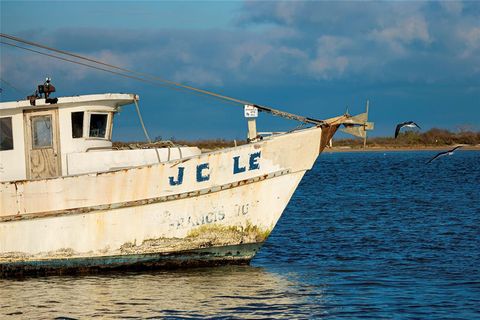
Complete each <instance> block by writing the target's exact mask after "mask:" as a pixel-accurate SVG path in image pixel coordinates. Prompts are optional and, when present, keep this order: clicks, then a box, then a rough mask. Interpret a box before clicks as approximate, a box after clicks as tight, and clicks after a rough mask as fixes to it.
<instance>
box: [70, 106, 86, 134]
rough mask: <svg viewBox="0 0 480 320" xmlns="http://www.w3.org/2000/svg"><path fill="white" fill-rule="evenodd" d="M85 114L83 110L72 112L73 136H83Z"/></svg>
mask: <svg viewBox="0 0 480 320" xmlns="http://www.w3.org/2000/svg"><path fill="white" fill-rule="evenodd" d="M83 114H84V112H83V111H82V112H72V138H81V137H83Z"/></svg>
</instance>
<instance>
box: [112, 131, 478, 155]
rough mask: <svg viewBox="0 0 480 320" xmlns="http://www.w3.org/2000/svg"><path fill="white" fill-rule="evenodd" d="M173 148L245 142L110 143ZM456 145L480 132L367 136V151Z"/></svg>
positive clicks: (352, 143)
mask: <svg viewBox="0 0 480 320" xmlns="http://www.w3.org/2000/svg"><path fill="white" fill-rule="evenodd" d="M172 143H173V144H174V145H181V146H196V147H199V148H200V149H202V150H214V149H222V148H231V147H234V146H235V145H242V144H245V143H246V140H226V139H201V140H176V139H175V138H172V140H171V142H170V141H160V140H159V139H158V141H155V142H153V143H151V144H149V143H146V142H114V143H113V146H114V147H115V148H122V149H125V148H131V147H139V148H148V147H167V146H169V145H170V146H173V144H172ZM456 144H466V145H471V146H476V145H480V131H478V132H473V131H460V132H457V133H454V132H451V131H448V130H445V129H437V128H433V129H430V130H428V131H426V132H417V131H406V132H404V133H400V134H399V135H398V137H397V139H395V138H394V137H369V138H368V139H367V147H368V148H387V149H390V148H392V149H394V148H411V149H415V148H430V147H443V146H451V145H456ZM333 147H334V148H335V147H345V148H352V149H357V148H363V139H359V138H355V139H354V138H352V139H338V140H337V139H334V140H333Z"/></svg>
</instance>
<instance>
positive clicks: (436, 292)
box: [0, 151, 480, 319]
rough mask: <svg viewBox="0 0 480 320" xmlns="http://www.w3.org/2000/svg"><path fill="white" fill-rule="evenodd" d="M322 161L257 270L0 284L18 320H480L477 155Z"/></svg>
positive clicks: (2, 312)
mask: <svg viewBox="0 0 480 320" xmlns="http://www.w3.org/2000/svg"><path fill="white" fill-rule="evenodd" d="M434 154H435V152H433V151H432V152H429V151H423V152H385V153H383V152H370V153H324V154H322V156H321V157H320V158H319V160H318V161H317V163H316V164H315V166H314V168H313V169H312V170H311V171H310V172H308V173H307V174H306V176H305V178H304V180H303V181H302V183H301V185H300V186H299V188H298V189H297V191H296V193H295V194H294V196H293V198H292V200H291V202H290V204H289V205H288V207H287V209H286V210H285V212H284V214H283V216H282V218H281V220H280V221H279V223H278V225H277V227H276V228H275V230H274V232H273V233H272V234H271V236H270V238H269V239H268V241H267V242H266V243H265V245H264V247H263V248H262V250H261V251H260V253H259V254H258V255H257V256H256V258H255V259H254V260H253V261H252V264H251V266H233V267H232V266H230V267H220V268H204V269H192V270H182V271H156V272H143V273H120V274H110V275H102V276H83V277H48V278H32V279H25V280H0V317H7V318H8V317H11V318H29V319H30V318H39V319H44V318H55V317H67V316H68V317H72V318H79V319H80V318H81V319H84V318H93V317H100V318H128V317H132V318H202V317H208V318H211V317H219V318H250V319H259V318H288V319H292V318H324V319H346V318H348V319H356V318H371V319H478V318H480V152H475V151H459V152H456V153H455V154H454V155H453V156H450V157H444V158H441V159H439V160H438V161H434V162H432V163H431V164H429V165H425V162H426V161H427V160H428V159H429V158H430V157H431V156H432V155H434Z"/></svg>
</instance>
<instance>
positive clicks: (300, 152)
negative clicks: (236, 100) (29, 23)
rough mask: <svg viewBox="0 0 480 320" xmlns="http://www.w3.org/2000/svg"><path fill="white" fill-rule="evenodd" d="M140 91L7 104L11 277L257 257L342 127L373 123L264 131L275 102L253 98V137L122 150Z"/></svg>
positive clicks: (0, 187)
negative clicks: (215, 146) (119, 116)
mask: <svg viewBox="0 0 480 320" xmlns="http://www.w3.org/2000/svg"><path fill="white" fill-rule="evenodd" d="M47 85H48V83H47ZM44 89H45V87H44ZM46 92H48V90H46ZM138 99H139V97H138V96H137V95H135V94H110V93H109V94H96V95H85V96H73V97H60V98H58V99H51V98H49V97H48V95H47V94H46V95H45V97H43V98H40V99H38V98H37V99H33V101H32V100H31V99H30V100H21V101H14V102H3V103H0V275H1V276H11V275H19V274H32V273H33V274H52V273H55V274H62V273H71V272H87V271H100V270H106V269H119V268H153V267H179V266H200V265H217V264H226V263H235V264H241V263H248V262H249V261H250V260H251V259H252V257H253V256H254V255H255V253H256V252H257V251H258V250H259V249H260V247H261V245H262V243H264V241H265V240H266V238H267V237H268V235H269V234H270V232H271V231H272V229H273V228H274V226H275V224H276V223H277V221H278V219H279V218H280V216H281V214H282V212H283V210H284V209H285V207H286V206H287V204H288V202H289V200H290V198H291V196H292V194H293V193H294V191H295V189H296V188H297V186H298V184H299V182H300V180H301V179H302V177H303V175H304V174H305V172H306V171H307V170H309V169H310V168H312V165H313V164H314V162H315V160H316V159H317V157H318V155H319V154H320V153H321V152H322V150H323V149H324V148H325V147H326V145H327V142H328V141H329V140H330V139H331V138H332V136H333V135H334V134H335V132H336V131H337V129H338V128H339V126H340V125H345V126H347V128H346V130H347V131H349V132H350V133H353V134H356V135H365V130H366V129H369V128H371V126H372V125H371V124H370V123H367V114H366V113H365V114H361V115H359V116H356V117H352V116H350V115H348V114H345V115H341V116H339V117H335V118H332V119H328V120H321V121H318V120H313V119H309V118H302V119H307V120H306V121H305V122H308V123H311V124H312V126H311V127H309V128H304V129H298V130H293V131H291V132H287V133H275V134H271V135H268V136H264V137H260V136H259V135H258V134H257V132H256V127H255V116H256V114H255V113H256V112H257V111H258V110H260V111H266V110H267V109H266V107H262V106H251V105H248V106H246V116H248V117H249V118H248V129H249V130H248V137H249V139H248V143H247V144H244V145H240V146H236V147H231V148H225V149H221V150H215V151H210V152H205V153H202V152H201V150H200V149H199V148H197V147H178V146H165V147H161V148H157V147H154V148H149V149H134V150H115V149H114V148H113V147H112V141H111V137H112V127H113V122H114V115H115V113H116V112H118V111H119V108H120V107H121V106H124V105H129V104H137V101H138ZM137 107H138V105H137ZM269 111H271V110H269ZM252 113H253V114H252ZM273 113H275V114H277V115H278V114H280V115H284V116H286V117H289V118H292V117H293V118H294V119H297V120H298V119H300V120H301V118H299V117H298V116H294V115H291V114H287V113H282V112H280V111H277V110H274V112H273Z"/></svg>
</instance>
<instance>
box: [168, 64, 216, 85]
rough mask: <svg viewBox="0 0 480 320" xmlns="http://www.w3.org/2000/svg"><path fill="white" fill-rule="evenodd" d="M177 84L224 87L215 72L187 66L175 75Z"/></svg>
mask: <svg viewBox="0 0 480 320" xmlns="http://www.w3.org/2000/svg"><path fill="white" fill-rule="evenodd" d="M173 79H174V81H176V82H180V83H183V84H190V85H197V86H202V87H206V86H222V85H223V81H222V79H221V77H220V76H219V75H217V74H215V73H214V72H211V71H207V70H205V69H203V68H201V67H193V66H187V67H183V68H180V69H179V70H177V71H176V72H175V74H174V75H173Z"/></svg>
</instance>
